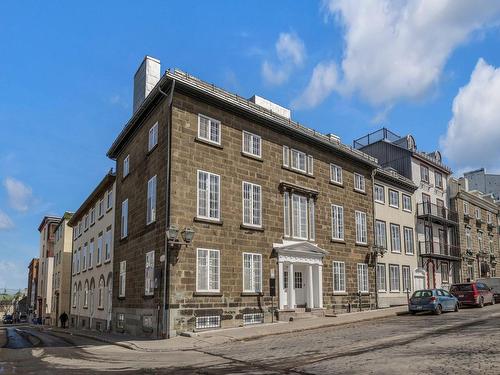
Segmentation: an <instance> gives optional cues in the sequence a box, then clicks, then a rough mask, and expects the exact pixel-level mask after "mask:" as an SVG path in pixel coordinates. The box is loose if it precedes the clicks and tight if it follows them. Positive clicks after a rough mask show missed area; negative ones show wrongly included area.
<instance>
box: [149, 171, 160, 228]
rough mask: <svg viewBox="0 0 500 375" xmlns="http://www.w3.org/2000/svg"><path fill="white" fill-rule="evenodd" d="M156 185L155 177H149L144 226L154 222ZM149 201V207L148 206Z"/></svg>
mask: <svg viewBox="0 0 500 375" xmlns="http://www.w3.org/2000/svg"><path fill="white" fill-rule="evenodd" d="M157 191H158V184H157V178H156V175H154V176H153V177H151V178H150V179H149V181H148V188H147V195H146V225H149V224H151V223H154V222H155V221H156V198H157V195H158V194H157ZM150 199H151V205H150Z"/></svg>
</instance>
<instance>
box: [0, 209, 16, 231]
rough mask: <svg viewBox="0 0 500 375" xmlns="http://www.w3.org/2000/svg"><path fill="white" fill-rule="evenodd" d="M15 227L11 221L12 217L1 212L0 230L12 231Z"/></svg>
mask: <svg viewBox="0 0 500 375" xmlns="http://www.w3.org/2000/svg"><path fill="white" fill-rule="evenodd" d="M13 227H14V223H13V222H12V220H11V219H10V217H9V216H8V215H7V214H6V213H5V212H3V211H2V210H0V230H6V229H11V228H13Z"/></svg>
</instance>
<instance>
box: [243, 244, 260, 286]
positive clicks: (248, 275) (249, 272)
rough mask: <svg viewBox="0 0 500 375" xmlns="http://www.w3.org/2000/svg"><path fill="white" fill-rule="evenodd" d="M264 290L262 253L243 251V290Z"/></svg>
mask: <svg viewBox="0 0 500 375" xmlns="http://www.w3.org/2000/svg"><path fill="white" fill-rule="evenodd" d="M261 291H262V255H261V254H252V253H243V292H247V293H260V292H261Z"/></svg>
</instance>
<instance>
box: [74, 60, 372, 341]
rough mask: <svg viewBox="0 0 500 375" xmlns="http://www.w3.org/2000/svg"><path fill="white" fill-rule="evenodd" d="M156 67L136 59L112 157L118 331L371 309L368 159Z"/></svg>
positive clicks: (265, 107) (268, 106)
mask: <svg viewBox="0 0 500 375" xmlns="http://www.w3.org/2000/svg"><path fill="white" fill-rule="evenodd" d="M159 71H160V66H159V61H158V60H155V59H152V58H150V57H146V58H145V60H144V62H143V63H142V65H141V67H140V68H139V70H138V72H137V73H136V77H135V88H134V94H135V95H134V103H135V104H134V109H135V111H134V114H133V116H132V118H131V119H130V120H129V122H128V123H127V124H126V125H125V127H124V129H123V130H122V132H121V133H120V134H119V135H118V137H117V139H116V140H115V142H114V143H113V145H112V146H111V148H110V150H109V151H108V156H109V157H110V158H112V159H113V160H116V163H117V164H116V166H117V179H116V205H117V208H116V219H115V220H116V223H117V225H116V226H115V227H114V235H115V241H114V243H115V246H114V249H115V254H114V270H115V275H116V276H115V278H114V280H113V282H114V287H113V319H114V324H113V329H114V331H116V332H125V333H129V334H133V335H138V336H147V337H156V336H158V335H160V333H162V334H163V335H165V336H173V335H175V334H176V333H179V332H182V331H186V330H200V329H207V328H218V327H234V326H241V325H249V324H257V323H262V322H264V321H270V319H271V314H272V311H273V310H272V307H273V306H274V308H275V310H276V313H275V316H276V317H277V318H278V319H282V320H288V319H289V318H290V317H293V316H297V315H300V314H317V315H323V314H324V313H325V311H326V310H330V311H332V310H333V311H335V312H345V311H352V310H354V309H356V310H357V309H367V308H374V307H375V294H376V293H375V271H374V270H375V260H374V259H375V258H374V256H373V252H372V247H373V230H372V228H373V204H374V203H373V176H374V171H375V169H376V167H377V160H376V159H375V158H374V157H371V156H369V155H367V154H366V153H363V152H361V151H359V150H355V149H353V148H351V147H349V146H346V145H344V144H342V143H341V142H340V139H339V138H338V137H336V136H334V135H323V134H320V133H318V132H317V131H314V130H312V129H309V128H306V127H304V126H302V125H299V124H298V123H296V122H294V121H293V120H292V119H291V118H290V111H289V110H287V109H286V108H283V107H280V106H278V105H276V104H274V103H271V102H269V101H267V100H265V99H263V98H260V97H258V96H254V97H252V98H251V99H250V100H246V99H243V98H241V97H239V96H237V95H234V94H231V93H229V92H227V91H224V90H222V89H219V88H217V87H214V86H213V85H211V84H208V83H206V82H203V81H201V80H199V79H197V78H194V77H192V76H190V75H189V74H187V73H184V72H181V71H178V70H174V71H167V72H166V73H165V75H163V76H162V77H161V79H160V74H159ZM193 235H194V237H193ZM80 243H81V241H80ZM80 246H83V245H81V244H80V245H79V246H78V247H80ZM75 248H76V247H75ZM77 259H78V258H77ZM78 283H80V281H79V282H78ZM82 283H83V281H82ZM164 308H165V310H164Z"/></svg>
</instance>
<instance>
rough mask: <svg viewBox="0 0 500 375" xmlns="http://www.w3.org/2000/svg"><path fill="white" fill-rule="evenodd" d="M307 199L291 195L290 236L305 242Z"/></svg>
mask: <svg viewBox="0 0 500 375" xmlns="http://www.w3.org/2000/svg"><path fill="white" fill-rule="evenodd" d="M307 221H308V220H307V197H305V196H303V195H298V194H292V236H293V237H295V238H298V239H303V240H307V238H308V236H307V227H308V223H307Z"/></svg>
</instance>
